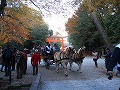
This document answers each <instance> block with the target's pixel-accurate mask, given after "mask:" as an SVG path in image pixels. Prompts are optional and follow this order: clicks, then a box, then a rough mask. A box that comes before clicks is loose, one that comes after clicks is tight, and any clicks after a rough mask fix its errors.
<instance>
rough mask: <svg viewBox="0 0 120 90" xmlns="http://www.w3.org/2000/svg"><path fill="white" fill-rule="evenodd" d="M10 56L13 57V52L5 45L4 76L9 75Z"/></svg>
mask: <svg viewBox="0 0 120 90" xmlns="http://www.w3.org/2000/svg"><path fill="white" fill-rule="evenodd" d="M12 57H13V53H12V51H11V49H10V46H9V45H7V48H6V49H5V50H4V51H3V60H4V64H5V76H9V75H10V70H11V62H12Z"/></svg>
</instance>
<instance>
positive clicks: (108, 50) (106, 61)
mask: <svg viewBox="0 0 120 90" xmlns="http://www.w3.org/2000/svg"><path fill="white" fill-rule="evenodd" d="M105 51H106V54H105V55H103V56H104V57H105V67H106V69H107V68H108V64H109V62H110V58H111V54H112V53H111V51H110V49H109V48H106V49H105Z"/></svg>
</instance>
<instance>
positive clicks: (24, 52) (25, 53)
mask: <svg viewBox="0 0 120 90" xmlns="http://www.w3.org/2000/svg"><path fill="white" fill-rule="evenodd" d="M23 55H24V70H23V74H26V70H27V51H26V50H24V51H23Z"/></svg>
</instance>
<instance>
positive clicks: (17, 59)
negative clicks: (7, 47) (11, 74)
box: [16, 54, 22, 63]
mask: <svg viewBox="0 0 120 90" xmlns="http://www.w3.org/2000/svg"><path fill="white" fill-rule="evenodd" d="M21 59H22V55H21V54H17V55H16V63H20V62H21Z"/></svg>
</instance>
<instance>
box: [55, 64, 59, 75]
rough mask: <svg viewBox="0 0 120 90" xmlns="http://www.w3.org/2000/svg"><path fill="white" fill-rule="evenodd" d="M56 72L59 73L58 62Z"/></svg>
mask: <svg viewBox="0 0 120 90" xmlns="http://www.w3.org/2000/svg"><path fill="white" fill-rule="evenodd" d="M56 72H57V73H58V72H59V62H56Z"/></svg>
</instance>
